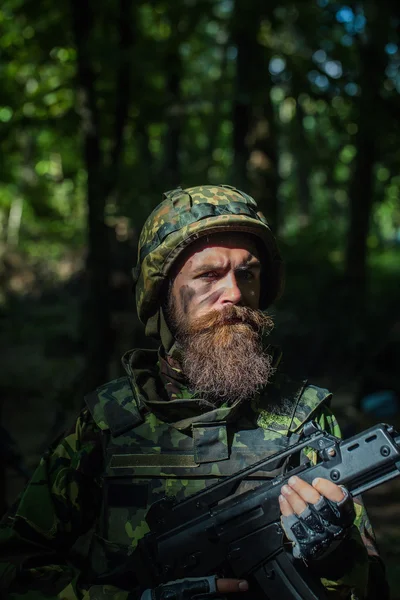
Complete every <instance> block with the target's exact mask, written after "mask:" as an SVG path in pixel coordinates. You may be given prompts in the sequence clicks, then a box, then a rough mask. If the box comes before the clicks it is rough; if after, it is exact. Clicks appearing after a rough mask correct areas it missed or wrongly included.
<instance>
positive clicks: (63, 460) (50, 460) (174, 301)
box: [0, 186, 387, 600]
mask: <svg viewBox="0 0 400 600" xmlns="http://www.w3.org/2000/svg"><path fill="white" fill-rule="evenodd" d="M134 281H135V287H136V304H137V310H138V316H139V318H140V319H141V321H142V322H143V323H144V325H145V327H146V334H147V335H150V336H153V337H155V338H157V339H159V340H160V341H161V345H160V348H159V350H158V351H150V350H133V351H129V352H127V353H126V355H125V356H124V357H123V364H124V367H125V370H126V373H127V376H126V377H122V378H120V379H118V380H114V381H112V382H109V383H106V384H104V385H103V386H101V387H100V388H98V389H97V390H95V391H94V392H93V393H91V394H89V395H88V396H87V397H86V405H87V407H86V408H85V409H84V410H83V412H82V413H81V415H80V416H79V418H78V420H77V422H76V424H75V426H74V427H73V429H72V430H71V431H70V432H69V433H68V434H67V435H66V436H65V437H64V438H63V439H61V440H59V441H58V442H57V443H56V444H54V446H53V447H52V448H50V450H49V451H48V452H47V454H46V455H45V456H44V457H43V459H42V461H41V463H40V465H39V467H38V469H37V470H36V472H35V474H34V476H33V478H32V480H31V482H30V483H29V485H28V486H27V488H26V490H25V491H24V493H23V494H22V496H21V498H20V500H19V502H17V504H16V505H15V506H14V507H13V508H12V509H11V511H10V512H9V514H8V515H7V516H6V518H5V520H4V523H3V529H2V532H1V535H0V557H1V558H2V559H3V563H2V565H1V570H0V573H1V575H2V579H1V582H2V588H1V589H3V590H5V591H6V593H7V594H8V597H10V598H11V599H12V600H22V599H27V600H29V599H30V598H35V599H38V600H40V599H45V598H46V599H49V598H53V599H55V598H59V599H71V600H77V599H85V600H89V599H93V600H94V599H96V600H98V599H99V600H101V599H103V598H104V599H106V598H108V599H112V600H139V599H140V598H141V600H161V599H165V600H166V599H167V598H168V599H173V600H190V599H192V598H197V597H205V598H206V597H211V596H215V595H218V594H229V593H231V592H244V593H245V592H246V591H247V590H249V594H250V595H249V597H251V598H254V597H257V586H256V583H255V582H254V581H252V580H251V577H250V578H249V581H244V580H237V579H232V578H222V577H219V576H218V575H219V574H218V573H204V577H197V578H186V579H183V580H179V581H172V582H169V583H168V584H165V585H162V586H158V587H156V588H155V589H145V590H144V589H143V588H141V587H140V585H138V582H137V576H138V575H139V574H137V573H135V572H133V571H132V569H131V568H130V566H129V565H131V564H132V563H131V562H130V558H131V556H132V554H133V552H134V549H135V547H136V545H137V543H138V541H139V540H140V539H141V538H142V537H143V536H144V535H145V534H146V533H147V532H148V530H149V529H148V524H147V522H146V520H145V517H146V514H147V511H148V509H149V507H150V506H151V505H152V504H153V503H154V502H155V501H156V500H158V499H159V498H162V497H164V496H169V497H175V498H177V499H178V500H180V499H182V498H185V497H187V496H190V495H191V494H193V493H194V492H196V491H199V490H201V489H204V488H205V487H206V486H209V485H212V484H213V483H215V482H217V481H218V480H220V479H221V478H224V477H226V476H229V475H232V474H234V473H236V472H237V471H239V470H240V469H242V468H243V467H245V466H247V465H251V464H253V463H255V462H256V461H258V460H260V459H261V458H263V457H266V456H269V455H271V454H273V453H275V452H277V451H279V450H282V449H285V448H287V447H288V446H289V445H291V444H293V443H295V442H296V441H298V440H299V439H300V437H301V435H302V431H303V427H304V424H305V423H306V422H307V421H310V420H315V421H316V422H317V423H319V425H320V426H321V427H322V428H323V429H325V430H327V431H328V432H330V433H333V434H335V435H338V434H340V431H339V428H338V425H337V423H336V420H335V418H334V416H333V415H332V413H331V412H330V410H329V408H328V406H327V403H328V402H329V399H330V394H329V393H328V392H327V391H326V390H323V389H320V388H317V387H315V386H312V385H307V384H306V383H305V382H304V381H301V382H294V381H291V380H290V379H289V378H288V377H287V376H286V375H285V374H284V373H283V371H282V368H281V366H280V359H281V354H280V352H279V351H278V350H277V349H274V348H272V347H271V346H270V345H269V343H268V333H269V331H270V329H271V327H272V321H271V318H270V317H269V316H268V315H266V313H265V312H263V311H264V310H265V309H266V308H267V307H268V306H269V305H270V304H271V303H272V302H274V301H275V300H276V299H277V298H278V297H279V294H280V292H281V288H282V283H283V272H282V263H281V259H280V254H279V251H278V248H277V246H276V242H275V240H274V238H273V236H272V234H271V232H270V230H269V228H268V225H267V222H266V220H265V218H264V217H263V215H262V214H261V213H260V212H258V210H257V206H256V203H255V202H254V200H253V199H252V198H251V197H249V196H247V195H246V194H245V193H243V192H240V191H239V190H235V189H234V188H230V187H229V186H201V187H194V188H189V189H187V190H182V189H178V190H173V191H172V192H168V193H167V194H165V199H164V201H163V202H162V203H161V204H160V205H159V206H158V207H157V208H156V209H155V210H154V211H153V213H152V214H151V215H150V217H149V218H148V220H147V221H146V223H145V225H144V227H143V230H142V234H141V237H140V241H139V255H138V263H137V267H136V268H135V269H134ZM303 458H304V459H307V458H308V459H311V460H313V461H316V460H317V457H316V455H315V453H314V452H313V451H312V450H308V451H306V452H305V456H304V457H303ZM303 458H302V459H303ZM289 466H291V465H289V464H288V462H287V461H284V462H283V463H282V464H281V465H280V466H279V467H278V468H276V469H275V470H274V472H271V473H264V472H262V473H258V474H257V478H255V479H253V480H251V479H250V480H249V481H245V482H244V484H243V485H242V486H241V488H240V489H239V490H238V492H237V493H241V492H242V491H244V490H245V489H249V488H251V487H254V486H256V485H258V484H259V483H260V481H261V482H262V481H263V480H265V479H266V478H267V479H268V478H270V477H272V476H276V475H277V474H279V473H283V472H285V471H286V470H287V469H288V468H289ZM279 504H280V510H281V513H282V525H283V528H284V530H285V532H286V534H287V538H288V549H289V548H291V551H292V553H293V557H294V560H295V561H296V560H298V561H301V560H302V561H304V562H305V564H307V571H308V573H309V577H310V578H311V580H313V581H315V583H316V584H318V585H319V586H320V589H321V594H324V595H325V594H326V596H327V597H329V598H337V599H339V598H340V599H343V598H349V599H350V598H352V599H353V600H355V599H356V598H359V599H367V598H368V599H371V598H375V597H377V593H378V591H379V595H380V597H381V598H382V599H383V598H385V597H386V594H387V587H386V583H385V578H384V571H383V568H382V564H381V562H380V559H379V556H378V553H377V551H376V548H375V544H374V539H373V534H372V532H371V529H370V527H369V525H368V521H367V518H366V513H365V510H364V509H363V507H362V504H360V502H359V501H357V502H355V503H353V501H352V500H351V498H350V496H349V494H348V492H347V491H346V490H345V489H344V488H341V487H339V486H337V485H335V484H334V483H333V482H330V481H327V480H324V479H319V480H315V481H314V482H313V483H312V485H309V484H308V483H306V482H304V481H302V480H301V479H300V478H299V477H292V478H291V479H290V480H289V481H288V484H286V485H284V486H283V487H282V490H281V495H280V498H279ZM322 590H324V591H322ZM245 597H246V596H243V598H245ZM321 597H322V596H321ZM272 598H273V597H272ZM272 598H271V600H272Z"/></svg>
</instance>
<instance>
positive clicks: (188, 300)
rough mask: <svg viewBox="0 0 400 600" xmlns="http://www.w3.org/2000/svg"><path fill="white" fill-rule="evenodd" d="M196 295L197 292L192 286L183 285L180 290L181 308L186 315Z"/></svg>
mask: <svg viewBox="0 0 400 600" xmlns="http://www.w3.org/2000/svg"><path fill="white" fill-rule="evenodd" d="M195 295H196V292H195V291H194V289H193V288H191V287H190V285H182V286H181V287H180V288H179V298H180V302H181V308H182V311H183V313H184V314H185V315H187V313H188V311H189V308H190V305H191V304H192V301H193V297H194V296H195Z"/></svg>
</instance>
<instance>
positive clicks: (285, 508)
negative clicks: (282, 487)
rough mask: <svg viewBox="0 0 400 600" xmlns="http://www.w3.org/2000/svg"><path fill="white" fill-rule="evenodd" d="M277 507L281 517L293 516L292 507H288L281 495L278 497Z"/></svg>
mask: <svg viewBox="0 0 400 600" xmlns="http://www.w3.org/2000/svg"><path fill="white" fill-rule="evenodd" d="M279 506H280V509H281V513H282V516H283V517H288V516H289V515H292V514H293V509H292V507H291V506H290V504H289V502H288V501H287V500H286V498H285V497H284V496H282V495H280V496H279Z"/></svg>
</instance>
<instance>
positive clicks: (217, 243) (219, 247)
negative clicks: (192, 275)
mask: <svg viewBox="0 0 400 600" xmlns="http://www.w3.org/2000/svg"><path fill="white" fill-rule="evenodd" d="M249 254H251V255H253V256H255V257H257V258H258V257H259V252H258V250H257V242H256V238H255V237H254V236H252V235H248V234H246V233H239V232H232V233H230V232H223V233H215V234H212V235H208V236H204V237H202V238H200V239H199V240H197V241H196V242H194V243H193V244H191V245H190V246H189V247H188V248H186V250H185V251H184V252H182V254H181V256H180V257H179V259H178V261H177V265H176V268H177V269H185V268H186V269H187V268H190V267H191V266H198V265H199V264H200V263H201V262H203V261H208V260H210V259H211V258H213V259H214V260H218V259H219V258H220V259H221V260H224V259H226V258H229V257H233V256H235V257H237V258H238V259H241V258H242V257H243V255H246V256H248V255H249Z"/></svg>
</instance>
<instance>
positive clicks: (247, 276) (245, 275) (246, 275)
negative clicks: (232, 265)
mask: <svg viewBox="0 0 400 600" xmlns="http://www.w3.org/2000/svg"><path fill="white" fill-rule="evenodd" d="M237 277H238V278H240V279H242V280H243V281H253V279H255V275H254V273H253V271H248V270H247V269H246V270H243V271H239V272H238V273H237Z"/></svg>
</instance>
